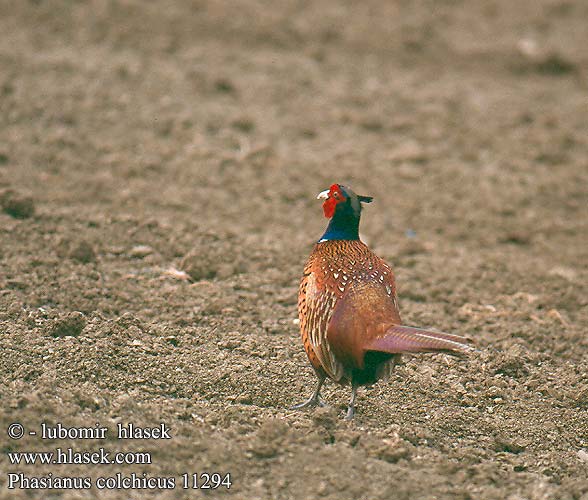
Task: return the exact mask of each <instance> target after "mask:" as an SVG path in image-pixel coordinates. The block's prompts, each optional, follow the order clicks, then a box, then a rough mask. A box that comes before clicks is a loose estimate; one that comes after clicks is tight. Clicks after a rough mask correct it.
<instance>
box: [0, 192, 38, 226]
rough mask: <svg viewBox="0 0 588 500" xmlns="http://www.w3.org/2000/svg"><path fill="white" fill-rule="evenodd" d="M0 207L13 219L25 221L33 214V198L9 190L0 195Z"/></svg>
mask: <svg viewBox="0 0 588 500" xmlns="http://www.w3.org/2000/svg"><path fill="white" fill-rule="evenodd" d="M0 207H2V210H4V212H6V213H7V214H8V215H10V216H11V217H14V218H15V219H27V218H29V217H31V216H32V215H33V214H34V213H35V204H34V202H33V198H32V197H30V196H28V195H23V194H21V193H17V192H16V191H13V190H11V189H7V190H5V191H3V192H1V193H0Z"/></svg>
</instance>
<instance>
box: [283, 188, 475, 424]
mask: <svg viewBox="0 0 588 500" xmlns="http://www.w3.org/2000/svg"><path fill="white" fill-rule="evenodd" d="M317 199H324V200H325V201H324V203H323V211H324V214H325V217H327V218H328V219H330V222H329V224H328V226H327V229H326V231H325V233H324V234H323V236H322V238H321V239H320V240H319V241H318V242H317V243H316V245H315V246H314V249H313V250H312V252H311V254H310V257H309V258H308V261H307V263H306V266H305V267H304V274H303V276H302V279H301V282H300V289H299V293H298V315H299V318H300V332H301V335H302V342H303V344H304V349H305V351H306V354H307V355H308V359H309V361H310V363H311V365H312V367H313V368H314V371H315V373H316V375H317V377H318V383H317V386H316V389H315V390H314V393H313V394H312V396H311V397H310V398H309V399H308V400H307V401H305V402H304V403H301V404H299V405H296V406H294V407H293V409H295V408H303V407H312V406H317V405H319V406H322V405H323V403H322V401H321V398H320V391H321V388H322V386H323V384H324V383H325V380H326V379H327V377H328V378H330V379H332V380H334V381H335V382H338V383H340V384H351V400H350V401H349V406H348V410H347V415H346V419H347V420H351V419H352V418H353V416H354V413H355V400H356V395H357V389H358V387H359V386H362V385H368V384H373V383H375V382H376V381H378V380H380V379H382V378H386V377H387V376H388V375H389V374H390V372H391V371H392V369H393V368H394V366H395V365H396V364H397V363H398V362H399V361H400V357H401V354H402V353H417V352H447V353H450V354H464V353H467V352H469V351H471V350H473V349H472V347H470V346H469V345H468V344H467V342H468V339H466V338H465V337H461V336H458V335H451V334H448V333H441V332H434V331H430V330H423V329H420V328H415V327H410V326H403V325H402V321H401V319H400V313H399V311H398V302H397V298H396V287H395V283H394V274H393V272H392V268H391V267H390V266H389V265H388V264H386V262H384V260H382V259H381V258H380V257H378V256H377V255H376V254H374V253H373V252H372V251H371V250H370V249H369V248H368V247H367V246H366V245H365V244H364V243H363V242H362V241H361V240H360V239H359V219H360V216H361V209H362V204H363V203H370V202H371V201H372V197H370V196H358V195H356V194H355V193H354V192H353V191H352V190H351V189H350V188H348V187H345V186H342V185H340V184H333V185H332V186H331V187H330V189H328V190H326V191H323V192H322V193H320V194H319V195H318V196H317Z"/></svg>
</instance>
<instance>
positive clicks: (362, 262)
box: [298, 240, 400, 380]
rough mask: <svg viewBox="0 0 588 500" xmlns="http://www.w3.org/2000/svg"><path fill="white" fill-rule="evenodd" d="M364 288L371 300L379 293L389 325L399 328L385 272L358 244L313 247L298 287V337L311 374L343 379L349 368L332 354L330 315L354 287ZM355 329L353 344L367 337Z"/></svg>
mask: <svg viewBox="0 0 588 500" xmlns="http://www.w3.org/2000/svg"><path fill="white" fill-rule="evenodd" d="M365 285H369V286H368V287H367V288H369V289H370V290H371V292H370V293H371V294H373V291H374V290H377V291H378V293H376V295H377V296H378V298H379V300H382V297H384V299H383V300H385V301H386V307H385V309H386V311H387V315H388V316H390V317H389V318H388V320H389V322H397V323H400V316H399V314H398V309H397V307H396V290H395V286H394V275H393V272H392V269H391V268H390V266H388V265H387V264H386V263H385V262H384V261H383V260H382V259H380V258H379V257H378V256H376V255H375V254H374V253H373V252H372V251H371V250H369V248H368V247H367V246H366V245H365V244H363V243H362V242H361V241H358V240H355V241H346V240H335V241H325V242H323V243H317V244H316V245H315V247H314V249H313V251H312V253H311V254H310V257H309V259H308V261H307V263H306V266H305V268H304V274H303V276H302V280H301V282H300V289H299V296H298V314H299V317H300V332H301V336H302V341H303V343H304V348H305V350H306V353H307V355H308V358H309V360H310V362H311V363H312V365H313V366H314V368H315V369H317V370H319V372H320V371H323V372H324V373H326V374H327V375H329V376H330V377H331V378H332V379H334V380H341V379H343V378H347V374H348V366H346V365H347V363H346V362H345V360H344V359H343V358H342V357H341V356H340V355H339V356H337V355H336V354H335V353H334V352H333V349H332V346H331V345H330V343H329V339H328V337H327V331H328V330H329V327H330V323H331V320H332V317H333V312H334V311H335V308H336V307H337V305H338V304H339V303H340V301H341V300H342V299H343V298H344V297H345V296H346V294H348V293H349V291H350V290H355V292H354V294H356V293H357V290H358V287H360V288H361V287H362V286H365ZM366 290H367V289H366ZM362 304H363V305H362V308H363V309H362V310H365V309H366V305H365V300H364V301H362ZM376 309H378V310H380V309H382V306H381V304H380V305H376ZM350 313H352V311H351V310H350ZM331 326H332V325H331ZM354 328H355V330H357V332H356V336H359V337H358V338H360V337H361V335H362V334H364V333H367V332H363V331H362V330H361V325H360V324H358V325H355V327H354Z"/></svg>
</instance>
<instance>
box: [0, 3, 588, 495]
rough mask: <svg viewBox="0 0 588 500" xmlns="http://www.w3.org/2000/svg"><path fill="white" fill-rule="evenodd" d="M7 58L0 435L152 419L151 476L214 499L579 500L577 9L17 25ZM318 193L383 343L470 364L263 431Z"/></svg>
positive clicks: (224, 6)
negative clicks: (192, 474) (7, 427)
mask: <svg viewBox="0 0 588 500" xmlns="http://www.w3.org/2000/svg"><path fill="white" fill-rule="evenodd" d="M0 32H1V33H2V36H1V37H0V207H1V209H2V210H1V214H0V232H1V233H2V234H1V236H0V262H1V266H0V289H1V291H0V326H1V328H2V330H3V333H2V336H1V337H0V343H1V345H2V347H3V352H4V353H5V354H3V361H2V363H1V364H0V381H1V382H2V384H0V386H2V388H1V389H0V396H1V397H2V399H3V400H4V401H5V402H6V404H4V405H3V406H4V407H5V409H3V410H1V411H0V415H1V416H2V420H1V422H2V425H4V422H5V421H6V422H8V421H13V420H14V418H15V416H18V417H19V418H20V419H24V420H26V422H25V424H27V425H28V424H29V423H30V425H36V422H37V421H38V419H39V415H43V416H44V418H46V419H49V420H55V421H62V422H68V423H69V424H70V425H74V424H75V425H86V426H87V425H93V424H94V422H96V421H99V422H101V423H102V424H104V425H110V426H113V425H114V423H115V422H117V421H118V420H117V419H119V420H120V419H122V420H123V421H132V422H134V423H137V424H140V423H141V422H143V423H157V422H158V421H161V420H164V421H165V422H166V423H167V424H168V425H170V426H171V427H172V428H173V429H174V431H175V432H176V436H177V437H176V438H174V440H172V443H171V444H169V446H167V447H160V446H157V445H156V444H153V445H149V446H152V448H153V450H152V451H153V453H154V457H155V458H154V463H156V464H155V465H154V466H153V467H152V468H150V469H149V473H150V474H152V475H163V474H169V475H173V474H180V473H183V472H186V471H190V470H196V469H199V470H207V469H210V468H216V469H219V470H225V471H232V472H234V474H235V478H236V479H235V483H236V486H235V488H234V489H233V490H232V492H233V494H234V495H235V498H240V495H241V496H242V497H243V498H244V497H248V498H272V499H281V498H283V499H290V498H311V497H317V496H320V497H322V498H333V499H335V498H350V497H353V498H370V499H374V498H390V495H392V493H393V494H394V495H404V497H406V498H409V497H412V498H414V497H415V495H416V496H418V497H419V498H423V499H425V498H474V497H476V498H512V499H515V498H532V499H534V498H537V499H539V498H560V497H561V498H585V496H586V495H587V494H588V482H587V480H586V467H588V465H587V462H586V461H587V460H588V458H587V457H588V452H586V451H584V450H585V449H586V448H588V430H587V428H586V409H587V408H588V406H587V405H588V377H587V375H586V370H585V367H586V362H587V361H588V360H587V354H586V347H587V346H588V340H587V337H586V329H587V327H588V302H587V299H586V297H587V296H588V293H587V292H588V289H587V283H588V231H587V229H588V227H587V225H588V217H587V216H588V209H587V207H588V204H587V201H588V120H587V118H586V117H587V114H588V113H587V112H588V100H587V90H588V57H587V52H586V47H587V46H588V3H586V2H584V1H581V0H578V1H566V0H541V1H536V0H522V1H517V2H509V1H481V0H480V1H469V2H465V1H460V0H444V1H393V2H380V1H365V2H351V1H335V0H322V1H271V2H270V1H261V0H260V1H253V0H251V1H247V0H243V1H235V2H223V1H205V0H202V1H180V0H162V1H158V2H143V1H139V0H121V1H106V0H95V1H84V0H76V1H73V0H67V1H66V0H61V1H60V0H30V1H22V2H17V3H14V2H0ZM333 182H340V183H342V184H347V185H350V186H351V187H352V188H353V189H354V190H355V191H356V192H357V193H360V194H364V195H371V196H374V198H375V202H374V203H372V204H371V205H369V206H368V207H366V209H365V211H364V216H363V220H362V226H361V232H362V235H363V238H364V240H365V241H366V242H367V243H368V244H369V245H370V246H371V247H372V248H373V249H374V250H375V251H376V252H377V253H378V254H379V255H381V256H382V257H384V258H385V259H386V260H388V261H389V262H390V264H392V265H393V266H394V268H395V270H396V275H397V280H398V290H399V298H400V305H401V311H402V313H403V318H404V320H405V322H406V323H407V324H415V325H421V326H428V327H435V328H438V329H441V330H447V331H451V332H455V333H461V334H464V335H469V336H471V337H472V338H474V340H475V341H476V343H477V344H478V345H479V346H480V347H481V348H482V350H483V352H482V354H480V356H479V357H476V358H475V359H472V360H469V361H464V362H458V361H454V360H449V361H448V360H446V359H445V358H442V357H427V358H418V359H417V358H415V359H414V360H413V359H411V360H409V361H408V362H407V364H406V365H405V366H404V367H403V368H401V369H400V371H399V373H398V374H397V375H395V376H394V377H393V378H392V380H391V381H390V382H389V383H383V384H380V385H378V386H375V387H373V388H368V389H367V390H366V391H364V393H363V397H362V398H361V403H360V408H361V413H360V414H359V415H358V418H357V422H355V423H353V424H348V423H344V422H342V421H341V419H340V414H341V412H342V411H343V408H344V406H345V402H346V397H347V391H346V390H343V389H340V388H336V387H333V386H332V385H331V386H329V388H328V389H327V391H326V394H325V395H326V397H327V399H328V400H329V401H330V402H331V404H332V407H331V409H330V410H325V411H324V412H322V411H319V412H318V413H313V412H302V413H296V412H290V411H288V410H286V408H287V407H288V406H290V405H291V404H293V403H295V402H298V400H299V399H300V394H306V393H309V391H310V390H311V386H312V384H313V383H314V379H313V377H314V375H313V373H312V370H311V369H310V367H309V366H308V364H307V361H306V357H305V354H304V352H303V350H302V345H301V343H300V340H299V334H298V327H297V325H296V324H295V319H296V317H297V313H296V298H297V297H296V295H297V286H298V280H299V277H300V274H301V271H302V266H303V264H304V261H305V259H306V256H307V255H308V253H309V252H310V250H311V247H312V244H313V243H314V242H315V241H316V240H317V239H318V238H319V237H320V235H321V234H322V231H323V230H324V227H325V225H326V219H324V217H323V215H322V210H321V208H320V202H318V201H316V200H315V197H316V194H317V193H318V192H319V191H322V190H323V189H326V188H328V187H329V185H330V184H332V183H333ZM27 419H28V420H27ZM194 443H199V444H198V446H196V448H195V447H194V446H195V445H194ZM34 444H35V446H37V445H38V444H39V443H34ZM78 444H79V443H77V444H76V443H73V444H72V446H74V447H75V446H77V445H78ZM109 445H110V446H111V447H116V446H119V444H118V443H117V442H116V441H113V442H111V443H109ZM10 446H12V447H18V446H22V447H23V448H22V449H27V446H28V447H29V448H30V447H31V443H28V444H27V443H20V444H19V443H15V442H12V443H10ZM142 446H143V447H145V446H147V445H145V443H143V444H142ZM37 447H38V446H37ZM17 449H18V448H17ZM195 449H198V450H199V451H198V453H196V452H195V451H194V450H195ZM582 453H584V454H582ZM358 464H361V467H359V466H358ZM358 467H359V469H358ZM47 470H53V471H54V469H47ZM117 470H118V469H114V468H113V469H112V471H111V472H113V473H114V472H116V471H117ZM130 470H131V469H130V468H129V469H125V470H124V471H123V472H129V471H130ZM422 470H427V471H428V472H427V477H426V478H423V476H422ZM74 471H75V468H74ZM54 472H55V471H54ZM70 472H71V471H70ZM78 473H80V474H82V473H87V470H86V469H83V467H82V468H80V469H79V470H78ZM407 478H408V479H407ZM9 493H10V494H11V495H15V494H16V495H18V494H19V492H17V493H14V492H9ZM20 493H22V492H20ZM3 494H8V493H6V492H3V493H0V498H15V497H14V496H10V497H8V496H5V497H3V496H2V495H3ZM22 494H23V495H24V493H22ZM75 494H79V495H82V496H81V497H80V496H72V495H74V493H72V492H64V493H63V495H62V497H63V498H82V497H83V494H84V493H83V492H82V493H79V492H78V493H75ZM89 494H90V493H88V495H89ZM118 494H119V493H117V492H112V496H111V498H118V496H117V495H118ZM121 494H122V493H121ZM158 494H160V495H164V496H161V497H158V498H178V497H179V496H178V495H179V494H180V492H179V491H175V492H174V491H172V492H163V493H161V492H159V493H158ZM228 494H229V495H230V494H231V491H230V492H228ZM165 495H168V496H165ZM582 495H584V496H582ZM88 498H90V497H88ZM105 498H106V497H105ZM121 498H122V497H121ZM125 498H126V497H125ZM137 498H138V497H137ZM141 498H143V497H141Z"/></svg>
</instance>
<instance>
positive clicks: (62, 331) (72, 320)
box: [50, 311, 86, 337]
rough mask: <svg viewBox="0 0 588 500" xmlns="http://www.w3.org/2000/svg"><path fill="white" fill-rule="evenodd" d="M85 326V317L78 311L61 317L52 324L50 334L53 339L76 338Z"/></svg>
mask: <svg viewBox="0 0 588 500" xmlns="http://www.w3.org/2000/svg"><path fill="white" fill-rule="evenodd" d="M85 326H86V317H85V316H84V315H83V314H82V313H81V312H78V311H74V312H71V313H68V314H65V315H62V316H61V317H59V318H58V319H56V320H55V321H54V322H53V325H52V326H51V328H50V333H51V335H52V336H53V337H77V336H78V335H79V334H80V333H82V330H83V329H84V327H85Z"/></svg>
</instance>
